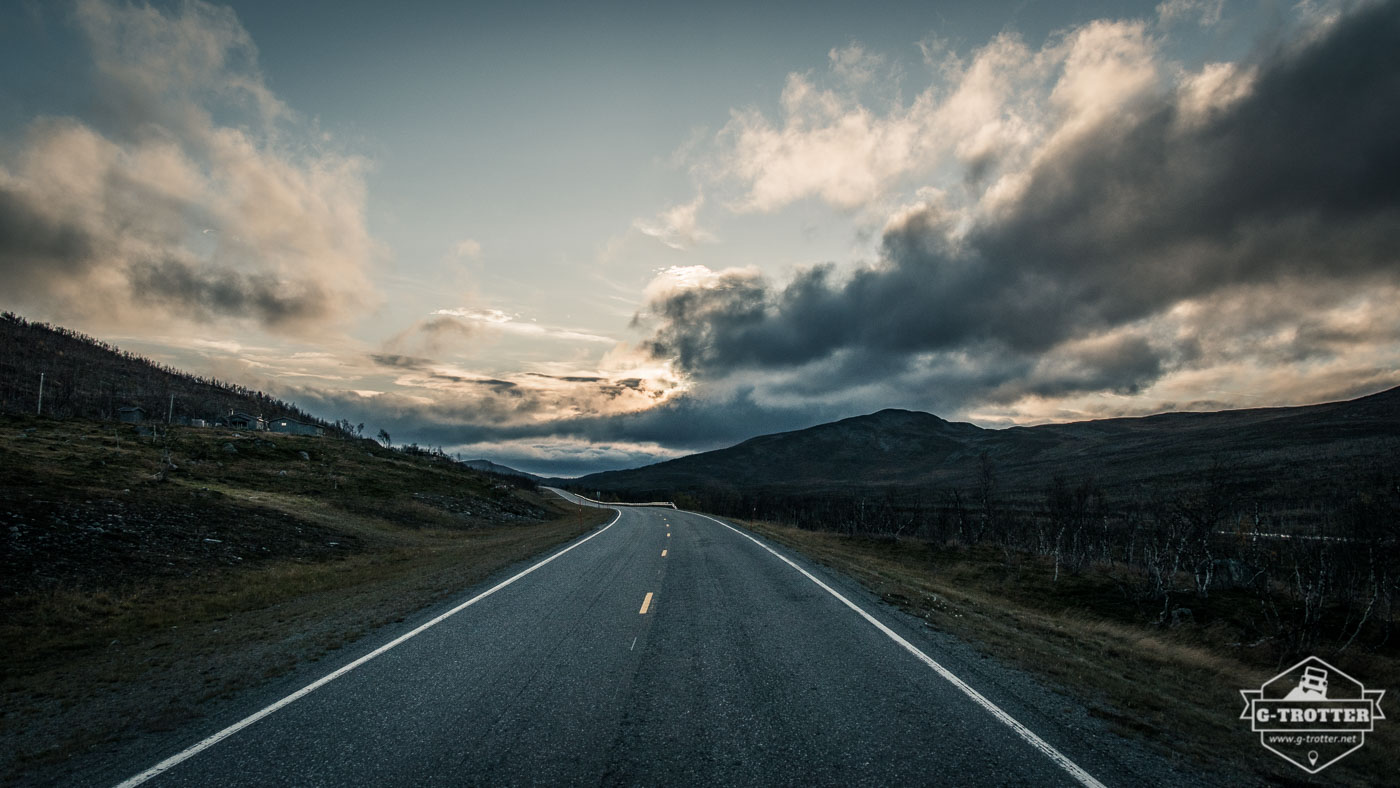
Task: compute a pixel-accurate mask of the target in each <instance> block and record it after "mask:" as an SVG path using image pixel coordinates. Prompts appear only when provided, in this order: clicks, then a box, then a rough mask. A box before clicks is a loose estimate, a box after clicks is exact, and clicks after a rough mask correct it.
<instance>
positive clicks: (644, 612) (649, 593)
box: [639, 591, 651, 616]
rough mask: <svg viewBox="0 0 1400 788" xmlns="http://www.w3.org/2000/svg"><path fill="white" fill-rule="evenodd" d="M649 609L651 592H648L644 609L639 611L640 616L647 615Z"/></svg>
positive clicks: (644, 601) (643, 605) (643, 603)
mask: <svg viewBox="0 0 1400 788" xmlns="http://www.w3.org/2000/svg"><path fill="white" fill-rule="evenodd" d="M649 607H651V592H650V591H648V592H647V598H646V599H643V600H642V609H641V610H640V611H639V613H640V615H643V616H645V615H646V614H647V608H649Z"/></svg>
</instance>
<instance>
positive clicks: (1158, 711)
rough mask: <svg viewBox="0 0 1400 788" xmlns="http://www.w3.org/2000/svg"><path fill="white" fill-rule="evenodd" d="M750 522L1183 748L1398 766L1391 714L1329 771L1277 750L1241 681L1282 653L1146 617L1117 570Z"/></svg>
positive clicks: (1207, 759)
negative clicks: (1055, 570) (1062, 568)
mask: <svg viewBox="0 0 1400 788" xmlns="http://www.w3.org/2000/svg"><path fill="white" fill-rule="evenodd" d="M745 525H746V526H748V527H750V528H752V529H753V530H754V531H756V532H757V533H760V534H762V535H764V536H766V537H768V538H770V539H773V540H774V541H777V542H780V543H783V544H786V545H788V546H790V547H793V548H794V549H797V550H799V551H801V552H802V553H804V554H805V555H808V556H810V557H811V558H813V559H815V560H817V561H819V562H821V563H822V564H825V565H827V566H830V567H832V568H834V569H837V570H839V571H842V572H844V573H846V574H848V575H851V576H852V577H855V578H856V579H858V580H860V581H861V582H862V583H863V584H864V585H865V586H866V587H867V588H869V589H871V590H872V591H873V592H875V593H877V594H879V595H880V596H881V597H882V598H884V599H885V600H886V601H887V602H890V603H892V604H897V605H899V606H901V607H902V608H904V609H905V610H906V611H908V612H910V613H912V614H914V615H917V616H919V617H921V618H924V619H925V620H927V621H928V622H929V624H930V625H932V626H934V627H937V628H938V629H942V630H946V631H948V632H951V633H953V634H955V635H957V636H959V637H960V638H962V639H964V640H967V641H969V642H971V643H973V644H974V645H976V646H977V647H978V648H979V649H981V650H983V651H985V652H987V653H989V654H992V655H994V656H997V657H999V658H1001V659H1004V660H1007V661H1009V662H1011V663H1013V664H1015V665H1018V666H1019V667H1021V668H1023V669H1026V670H1029V671H1031V672H1033V673H1036V674H1038V675H1039V676H1041V677H1042V678H1045V679H1048V680H1049V681H1051V682H1053V683H1054V684H1056V685H1058V686H1060V687H1062V688H1064V689H1066V690H1068V691H1069V692H1071V693H1072V694H1074V695H1075V696H1077V697H1079V698H1080V699H1081V700H1083V701H1084V702H1085V703H1086V704H1088V706H1089V708H1090V713H1092V714H1094V715H1096V716H1099V717H1102V718H1104V719H1107V720H1108V721H1110V722H1111V723H1112V724H1113V725H1114V727H1115V728H1117V729H1118V730H1120V731H1121V732H1123V733H1125V734H1128V735H1132V736H1135V737H1138V738H1141V739H1143V740H1145V741H1146V742H1148V743H1149V744H1151V745H1153V746H1155V747H1158V748H1161V749H1162V750H1164V751H1171V752H1180V753H1184V754H1186V755H1187V756H1189V757H1190V758H1192V759H1193V760H1194V761H1195V762H1196V763H1197V764H1198V765H1199V766H1200V768H1201V769H1202V771H1203V772H1205V773H1208V774H1209V773H1211V772H1212V770H1219V769H1228V770H1229V771H1231V772H1235V773H1238V772H1241V771H1243V772H1246V773H1252V774H1254V775H1255V776H1256V777H1257V778H1258V779H1260V780H1263V781H1267V782H1270V783H1275V784H1283V785H1312V784H1324V785H1379V784H1386V783H1390V782H1392V781H1393V780H1394V775H1395V766H1394V762H1393V760H1392V759H1391V757H1390V753H1391V752H1393V751H1394V750H1395V748H1397V747H1400V728H1397V727H1396V723H1394V722H1391V721H1386V722H1382V723H1378V725H1377V727H1376V730H1375V731H1374V732H1373V733H1371V734H1370V735H1368V737H1367V743H1366V746H1365V747H1364V748H1362V750H1361V751H1359V752H1357V753H1353V754H1352V755H1350V756H1348V757H1347V758H1345V759H1344V760H1342V761H1341V762H1339V763H1338V764H1337V765H1335V766H1332V767H1330V768H1328V769H1327V770H1325V771H1324V772H1322V773H1320V774H1319V775H1318V776H1317V777H1316V778H1309V775H1307V774H1306V773H1304V772H1303V771H1301V770H1299V769H1296V768H1294V767H1292V766H1290V765H1288V764H1287V763H1285V762H1284V761H1283V760H1282V759H1280V758H1278V757H1276V756H1274V755H1273V754H1271V753H1269V752H1267V751H1266V750H1264V748H1263V747H1262V746H1260V744H1259V739H1258V735H1257V734H1252V733H1250V731H1249V730H1248V727H1247V723H1246V722H1243V721H1241V720H1239V719H1238V717H1239V714H1240V710H1241V709H1242V707H1243V705H1242V704H1243V701H1242V700H1241V698H1240V694H1239V690H1241V689H1245V688H1251V687H1258V686H1259V685H1260V684H1261V683H1263V682H1264V681H1267V680H1268V679H1269V678H1270V677H1272V676H1273V675H1274V674H1275V673H1277V672H1278V669H1279V666H1277V663H1276V662H1274V661H1271V659H1270V658H1269V657H1268V656H1266V655H1263V654H1256V653H1252V652H1251V649H1250V648H1249V647H1248V646H1244V645H1241V644H1239V643H1237V642H1231V640H1230V632H1229V631H1228V630H1227V628H1226V627H1224V626H1223V625H1220V624H1218V623H1217V624H1212V625H1209V626H1196V625H1191V624H1188V625H1183V626H1179V627H1176V628H1173V629H1162V628H1157V627H1149V626H1145V625H1142V624H1138V623H1135V622H1134V621H1133V620H1132V616H1131V615H1130V608H1131V605H1130V604H1128V603H1127V602H1126V601H1125V600H1124V599H1123V594H1122V592H1121V590H1120V588H1119V586H1118V585H1117V583H1115V581H1114V578H1113V577H1112V573H1111V571H1109V570H1104V569H1102V568H1100V569H1099V570H1089V571H1086V572H1083V573H1081V574H1079V575H1069V576H1066V575H1061V578H1060V580H1059V582H1058V583H1056V582H1052V581H1051V576H1052V572H1051V571H1050V569H1049V568H1048V567H1047V566H1046V565H1045V564H1044V563H1042V562H1040V561H1037V560H1034V559H1031V558H1028V557H1022V558H1019V559H1018V560H1017V561H1016V562H1015V563H1013V564H1011V565H1010V566H1008V564H1007V561H1006V560H1005V557H1004V556H1003V555H1002V553H1001V552H1000V551H997V550H955V549H946V548H943V549H940V548H934V547H932V546H930V545H928V544H926V543H923V542H917V541H907V540H906V541H898V542H896V541H891V540H873V539H860V538H850V537H845V536H841V535H837V534H832V533H823V532H812V531H803V530H799V529H795V528H789V527H785V526H779V525H774V524H771V523H756V522H745ZM1319 656H1323V657H1324V658H1325V659H1328V660H1329V661H1332V662H1333V663H1334V664H1336V665H1337V666H1338V667H1340V668H1341V669H1343V670H1346V671H1347V672H1348V673H1351V674H1352V675H1354V676H1356V677H1358V678H1359V679H1360V680H1361V681H1363V682H1365V683H1366V684H1367V686H1368V687H1371V688H1381V687H1394V686H1395V685H1396V683H1397V680H1400V664H1397V661H1396V660H1395V659H1393V658H1391V657H1388V656H1385V655H1377V654H1364V653H1347V654H1341V655H1337V654H1329V655H1321V654H1320V655H1319ZM1283 667H1286V666H1283ZM1386 700H1387V701H1388V703H1386V704H1385V705H1390V704H1393V702H1394V701H1393V700H1391V699H1390V698H1387V699H1386ZM1390 716H1391V717H1392V719H1393V718H1395V717H1396V716H1397V715H1396V714H1394V713H1392V714H1391V715H1390Z"/></svg>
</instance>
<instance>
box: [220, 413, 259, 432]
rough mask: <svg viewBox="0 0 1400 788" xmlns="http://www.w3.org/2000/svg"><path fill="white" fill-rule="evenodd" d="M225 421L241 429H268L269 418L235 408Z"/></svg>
mask: <svg viewBox="0 0 1400 788" xmlns="http://www.w3.org/2000/svg"><path fill="white" fill-rule="evenodd" d="M224 421H225V422H226V423H227V424H228V426H230V427H233V428H235V429H240V430H265V429H267V420H266V419H264V418H263V417H262V416H254V415H252V414H250V413H244V412H243V411H241V410H235V411H234V412H233V413H230V414H229V415H228V418H227V419H225V420H224Z"/></svg>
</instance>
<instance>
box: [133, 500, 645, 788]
mask: <svg viewBox="0 0 1400 788" xmlns="http://www.w3.org/2000/svg"><path fill="white" fill-rule="evenodd" d="M609 508H611V507H609ZM614 511H617V516H616V517H614V518H613V519H612V522H610V523H608V524H607V525H605V526H603V527H602V528H601V529H599V530H597V531H594V532H593V533H591V534H589V535H588V536H587V537H586V538H584V539H583V540H581V541H578V542H575V543H573V544H571V545H569V546H568V547H566V548H564V549H563V550H560V551H559V552H557V553H555V554H554V555H551V556H550V557H548V558H546V559H544V560H543V561H541V562H539V563H538V564H535V565H534V566H532V567H530V568H529V569H526V570H524V571H522V572H520V573H519V574H517V575H515V576H514V577H511V578H510V579H508V580H502V581H501V582H499V583H497V584H496V585H494V586H492V587H491V588H489V589H487V590H485V591H482V592H481V593H480V594H477V595H476V596H474V597H472V598H471V599H468V600H467V601H465V602H463V603H462V604H460V605H458V606H456V607H454V608H452V609H451V610H449V611H447V612H446V613H443V614H442V615H440V616H438V617H437V618H434V619H433V620H432V621H429V622H428V623H426V624H423V625H421V626H419V627H418V628H416V629H414V630H413V631H411V632H408V633H405V634H403V635H400V636H398V637H396V638H394V639H393V640H391V641H389V642H388V643H385V644H384V645H382V646H380V647H379V648H377V649H375V650H374V651H371V652H370V653H368V654H366V655H364V656H363V657H360V658H359V659H357V660H355V661H354V662H351V663H350V664H348V665H346V666H344V667H342V668H340V669H339V670H337V671H335V672H334V673H329V674H327V675H325V676H322V677H321V678H319V679H317V680H316V681H313V682H311V683H310V684H307V685H306V686H305V687H302V688H301V689H299V690H297V691H296V692H293V693H292V694H290V695H288V696H287V697H285V698H283V699H281V700H279V701H277V702H276V703H274V704H272V705H271V706H268V707H266V708H264V709H262V710H261V711H258V712H254V713H253V714H250V715H248V716H247V717H244V718H243V719H241V720H239V721H238V722H235V723H234V724H232V725H230V726H228V727H227V728H224V729H223V730H221V731H219V732H218V733H216V734H214V735H213V736H210V737H209V738H207V739H205V740H204V741H201V742H199V743H198V744H195V745H192V746H191V747H189V748H188V749H186V750H183V751H181V752H179V753H176V754H175V755H172V756H170V757H169V758H166V759H165V760H163V761H161V762H160V763H158V764H156V765H155V766H152V767H151V768H149V769H147V770H146V771H144V772H141V773H140V774H138V775H136V776H135V777H129V778H127V779H126V780H123V781H122V782H120V783H117V785H116V788H131V787H132V786H136V785H140V784H141V783H144V782H146V781H147V780H149V779H151V778H152V777H155V776H156V775H159V774H161V773H162V772H165V771H167V770H168V769H170V768H171V767H173V766H176V765H177V764H180V763H182V762H183V761H185V760H188V759H189V758H191V757H193V756H195V755H198V754H199V753H201V752H204V751H205V750H207V749H209V748H210V747H213V746H214V745H215V744H218V743H219V742H221V741H223V740H224V739H227V738H228V737H230V736H232V735H233V734H235V733H238V732H239V731H241V730H243V729H244V728H246V727H248V726H249V725H252V724H253V723H255V722H257V721H258V720H260V719H262V718H263V717H266V716H268V715H269V714H271V713H273V712H275V711H277V710H278V709H280V708H282V707H283V706H286V705H289V704H291V703H293V702H295V701H297V700H300V699H301V698H303V697H305V696H307V695H310V694H311V693H313V692H315V691H316V690H318V689H320V688H321V687H323V686H325V685H327V684H329V683H331V682H332V681H335V680H336V679H338V678H340V677H341V676H344V675H345V674H346V673H349V672H350V671H352V670H354V669H355V668H358V667H359V666H361V665H363V664H365V663H366V662H369V661H370V660H372V659H374V658H375V657H377V656H379V655H380V654H383V653H384V652H386V651H388V650H389V649H391V648H393V647H395V646H397V645H399V644H400V643H402V642H404V641H405V640H408V639H409V638H411V637H414V636H416V635H419V634H421V633H423V632H424V631H426V630H428V629H430V628H431V627H434V626H436V625H438V624H440V623H442V622H443V621H446V620H447V619H448V618H450V617H452V616H454V615H456V614H457V613H459V612H461V611H463V610H465V609H467V608H469V607H471V606H472V605H474V604H476V603H477V602H480V601H481V600H483V599H485V598H486V597H488V596H491V595H492V594H494V593H496V592H497V591H500V590H501V589H502V588H505V587H506V586H508V585H510V584H511V583H514V582H515V581H517V580H519V579H520V578H522V577H524V576H525V575H528V574H530V573H531V572H533V571H535V570H536V569H539V568H540V567H542V566H544V565H545V564H547V563H549V562H550V561H553V560H554V559H556V558H558V557H559V556H561V555H563V554H565V553H567V552H569V551H570V550H572V549H574V548H575V547H581V546H582V545H583V544H584V543H585V542H587V541H589V540H590V539H592V538H593V537H595V536H599V535H600V534H602V533H603V531H606V530H608V529H609V528H611V527H613V525H615V524H616V523H617V521H618V520H619V519H621V517H622V512H621V511H620V510H614Z"/></svg>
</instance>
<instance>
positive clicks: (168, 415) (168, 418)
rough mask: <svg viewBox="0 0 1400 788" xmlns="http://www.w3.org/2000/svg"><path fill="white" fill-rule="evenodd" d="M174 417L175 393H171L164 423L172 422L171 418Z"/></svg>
mask: <svg viewBox="0 0 1400 788" xmlns="http://www.w3.org/2000/svg"><path fill="white" fill-rule="evenodd" d="M174 418H175V395H174V394H171V395H170V410H168V411H166V413H165V423H166V424H170V423H172V422H171V420H172V419H174Z"/></svg>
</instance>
